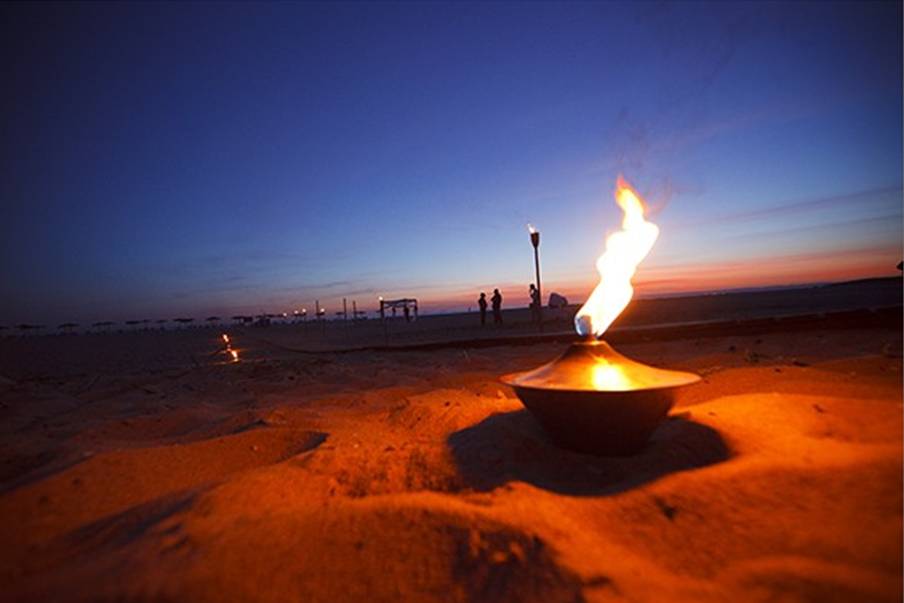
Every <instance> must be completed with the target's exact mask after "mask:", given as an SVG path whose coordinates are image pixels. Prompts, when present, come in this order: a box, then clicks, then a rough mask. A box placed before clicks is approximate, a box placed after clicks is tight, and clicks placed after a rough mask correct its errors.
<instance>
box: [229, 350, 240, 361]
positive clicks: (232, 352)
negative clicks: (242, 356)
mask: <svg viewBox="0 0 904 603" xmlns="http://www.w3.org/2000/svg"><path fill="white" fill-rule="evenodd" d="M229 354H230V355H231V356H232V361H233V362H238V361H239V353H238V352H237V351H236V350H229Z"/></svg>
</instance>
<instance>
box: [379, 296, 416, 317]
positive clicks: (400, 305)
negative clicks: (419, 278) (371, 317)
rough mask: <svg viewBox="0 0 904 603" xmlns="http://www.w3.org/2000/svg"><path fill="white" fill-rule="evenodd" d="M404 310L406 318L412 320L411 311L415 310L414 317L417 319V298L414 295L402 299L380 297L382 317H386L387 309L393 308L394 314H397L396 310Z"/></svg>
mask: <svg viewBox="0 0 904 603" xmlns="http://www.w3.org/2000/svg"><path fill="white" fill-rule="evenodd" d="M398 309H400V310H402V313H403V314H404V315H405V319H406V320H411V318H410V317H411V312H412V311H413V312H414V319H415V320H417V299H415V298H413V297H403V298H401V299H383V298H380V318H386V310H391V311H392V315H393V316H395V315H396V310H398Z"/></svg>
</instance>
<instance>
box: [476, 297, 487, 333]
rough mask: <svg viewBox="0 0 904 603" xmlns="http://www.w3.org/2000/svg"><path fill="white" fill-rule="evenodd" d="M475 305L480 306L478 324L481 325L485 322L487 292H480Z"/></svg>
mask: <svg viewBox="0 0 904 603" xmlns="http://www.w3.org/2000/svg"><path fill="white" fill-rule="evenodd" d="M477 305H478V306H479V307H480V326H483V325H485V324H487V294H486V293H484V292H483V291H481V292H480V299H478V300H477Z"/></svg>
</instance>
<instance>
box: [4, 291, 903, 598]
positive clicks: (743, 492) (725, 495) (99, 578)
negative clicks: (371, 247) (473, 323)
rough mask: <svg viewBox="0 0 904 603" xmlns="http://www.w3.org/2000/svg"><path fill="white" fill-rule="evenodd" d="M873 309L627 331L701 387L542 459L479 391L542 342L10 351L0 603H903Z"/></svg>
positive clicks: (896, 324) (893, 422) (36, 345)
mask: <svg viewBox="0 0 904 603" xmlns="http://www.w3.org/2000/svg"><path fill="white" fill-rule="evenodd" d="M884 316H886V318H885V319H883V320H884V321H885V322H887V324H884V325H883V324H881V323H882V321H879V322H880V324H876V320H872V321H869V320H866V321H864V322H863V324H862V325H859V324H857V323H856V320H853V319H851V318H850V317H848V318H847V319H846V320H844V321H841V320H832V319H831V318H830V319H826V320H823V321H822V322H819V323H814V324H810V325H809V326H807V328H802V327H801V328H798V327H800V325H797V324H796V323H794V324H791V325H790V326H789V325H788V324H784V325H782V324H780V323H775V324H773V325H772V326H771V327H770V326H769V325H768V324H767V325H765V326H764V325H762V324H761V325H760V327H758V328H757V329H756V330H746V329H745V327H744V325H735V326H734V327H731V326H722V327H719V328H716V329H713V328H711V329H708V330H706V331H705V332H701V333H700V336H695V337H688V336H687V333H686V332H679V333H677V335H676V334H675V333H672V334H671V335H670V334H669V333H668V332H667V331H660V332H650V333H648V334H647V335H645V336H644V337H642V338H640V339H635V340H633V341H632V340H625V341H624V342H623V343H621V344H619V346H618V349H619V350H620V351H621V352H622V353H625V354H627V355H629V356H632V357H634V358H636V359H638V360H642V361H645V362H648V363H651V364H654V365H659V366H666V367H671V368H678V369H686V370H694V371H697V372H699V373H701V374H702V375H703V376H704V381H703V382H702V383H701V384H699V385H697V386H694V387H692V388H690V389H688V390H686V391H684V392H683V393H682V395H681V396H680V398H679V401H678V403H677V405H676V407H675V408H674V409H673V411H672V413H671V415H670V418H669V420H667V421H666V422H665V423H664V424H663V425H662V426H661V427H660V429H659V430H658V431H657V432H656V433H655V435H654V437H653V440H652V441H651V443H650V445H649V446H648V447H647V448H646V449H645V450H644V451H643V452H642V453H640V454H638V455H635V456H633V457H626V458H596V457H592V456H586V455H581V454H577V453H571V452H568V451H564V450H560V449H558V448H556V447H555V446H554V445H553V444H551V443H550V441H549V439H548V438H547V437H546V435H545V434H544V433H543V431H542V430H541V429H540V428H539V427H538V425H537V424H536V423H535V422H534V421H533V419H532V417H531V416H530V415H529V414H527V413H526V412H525V411H524V410H523V408H522V406H521V404H520V403H519V401H518V400H517V398H515V397H514V395H513V393H512V391H511V390H509V389H507V388H505V387H504V386H502V385H500V384H499V383H498V381H497V380H496V379H497V377H498V375H500V374H502V373H506V372H510V371H515V370H523V369H529V368H533V367H534V366H536V365H538V364H540V363H542V362H546V361H548V360H550V359H552V358H553V357H554V356H555V355H556V354H557V353H559V352H560V351H561V350H562V349H563V348H564V345H565V344H563V343H561V342H542V341H538V342H525V343H530V344H529V345H505V346H493V345H489V346H487V347H476V346H475V347H471V346H468V345H456V346H453V347H447V348H442V347H439V348H436V349H426V350H413V351H386V350H384V351H374V350H370V351H360V352H353V353H320V354H306V353H298V352H293V351H291V350H287V349H284V348H281V347H278V346H268V345H264V344H263V343H262V342H261V336H260V335H256V334H252V333H248V335H247V338H246V339H245V340H243V339H242V338H243V336H244V334H243V333H238V334H237V335H235V338H236V345H237V347H239V348H240V349H242V350H243V355H242V361H240V362H238V363H228V362H225V358H224V357H223V356H222V355H218V354H217V353H216V351H217V349H218V347H219V343H218V340H217V337H218V335H219V333H218V332H216V331H203V330H202V331H197V332H192V333H184V334H178V333H176V334H170V335H161V334H155V335H151V334H148V335H140V334H124V335H109V336H106V338H105V339H104V340H103V341H104V344H103V346H100V344H97V342H98V341H100V339H97V338H95V339H92V338H91V337H82V338H77V337H74V338H71V339H66V340H65V341H66V346H70V348H72V346H75V347H76V348H77V347H78V346H81V348H83V349H82V350H81V353H79V354H78V355H74V354H72V353H67V354H63V353H58V352H56V350H58V349H60V347H59V340H58V339H57V340H55V339H54V338H30V339H27V340H26V339H23V340H21V341H19V342H6V343H5V346H6V347H5V348H4V349H5V353H6V354H7V356H6V358H9V357H10V354H11V353H13V352H15V354H17V356H16V357H17V358H18V359H19V361H18V362H17V363H16V364H15V366H13V364H7V365H6V367H4V366H3V365H0V374H2V377H0V417H2V423H0V425H2V427H0V543H2V544H0V584H3V585H4V586H3V588H2V590H0V599H2V600H5V601H98V600H101V601H280V602H282V601H337V600H339V601H344V600H368V601H399V600H414V601H433V600H476V601H578V600H588V601H610V600H612V601H621V600H625V601H664V600H692V601H726V600H733V601H737V600H740V601H774V600H781V601H896V600H898V601H899V600H901V596H902V405H901V402H902V385H901V379H902V375H901V365H902V360H901V339H902V337H901V329H900V309H898V311H897V312H896V319H888V318H887V315H884ZM852 320H853V322H852ZM754 331H755V332H754ZM682 333H683V334H682ZM141 337H148V339H140V338H141ZM167 337H168V339H167ZM55 341H56V343H54V342H55ZM73 342H75V343H73ZM92 342H94V343H92ZM17 346H18V347H17ZM92 347H96V348H97V350H96V351H92ZM101 348H103V349H101ZM11 350H12V352H11ZM16 350H18V351H16ZM70 352H71V349H70ZM136 355H137V356H136ZM132 356H135V358H134V359H133V358H132Z"/></svg>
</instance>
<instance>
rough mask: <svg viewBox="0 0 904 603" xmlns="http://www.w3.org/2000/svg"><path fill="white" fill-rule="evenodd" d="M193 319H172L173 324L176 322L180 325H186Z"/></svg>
mask: <svg viewBox="0 0 904 603" xmlns="http://www.w3.org/2000/svg"><path fill="white" fill-rule="evenodd" d="M194 321H195V319H194V318H174V319H173V322H178V323H179V324H180V325H183V326H185V325H187V324H188V323H191V322H194Z"/></svg>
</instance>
